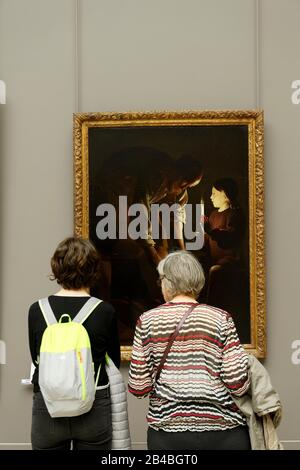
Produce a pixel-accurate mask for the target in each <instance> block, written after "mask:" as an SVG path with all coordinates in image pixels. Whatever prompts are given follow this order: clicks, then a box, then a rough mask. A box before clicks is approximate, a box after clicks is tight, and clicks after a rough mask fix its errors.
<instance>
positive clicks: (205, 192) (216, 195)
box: [74, 110, 266, 360]
mask: <svg viewBox="0 0 300 470" xmlns="http://www.w3.org/2000/svg"><path fill="white" fill-rule="evenodd" d="M263 177H264V171H263V113H262V112H261V111H256V110H254V111H251V110H249V111H248V110H246V111H245V110H242V111H200V112H182V113H174V112H157V113H87V114H75V115H74V225H75V234H76V235H78V236H82V237H86V238H90V239H91V240H92V241H93V242H94V244H95V245H96V247H97V249H98V250H99V252H100V254H101V259H102V277H101V280H100V282H99V284H98V285H97V286H95V288H94V291H93V294H94V295H96V296H98V297H100V298H102V299H104V300H108V301H109V302H111V304H112V305H113V306H114V307H115V309H116V312H117V317H118V324H119V333H120V339H121V345H122V358H123V359H124V360H129V359H130V354H131V345H132V340H133V335H134V328H135V324H136V321H137V319H138V317H139V316H140V315H141V314H142V313H143V312H144V311H146V310H149V309H151V308H153V307H155V306H157V305H159V304H161V303H163V297H162V294H161V291H160V287H159V283H158V273H157V270H156V267H157V263H158V262H159V260H160V259H162V258H163V257H164V256H165V255H166V254H168V253H170V252H172V251H175V250H180V249H186V250H189V251H190V252H191V253H193V254H194V255H195V256H196V257H197V259H198V260H199V261H200V263H201V264H202V267H203V269H204V272H205V277H206V283H205V286H204V289H203V290H202V292H201V293H200V296H199V298H198V301H199V302H201V303H207V304H210V305H213V306H215V307H217V308H222V309H224V310H226V311H228V312H229V313H230V314H231V315H232V317H233V319H234V322H235V324H236V327H237V330H238V333H239V337H240V339H241V342H242V343H243V344H244V345H245V347H246V349H247V350H249V352H252V353H254V354H255V355H256V356H258V357H264V356H265V354H266V338H265V326H266V325H265V287H264V206H263V194H264V181H263Z"/></svg>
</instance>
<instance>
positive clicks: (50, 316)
mask: <svg viewBox="0 0 300 470" xmlns="http://www.w3.org/2000/svg"><path fill="white" fill-rule="evenodd" d="M39 306H40V309H41V311H42V314H43V317H44V319H45V322H46V323H47V326H49V325H53V324H54V323H57V320H56V318H55V315H54V313H53V310H52V308H51V306H50V304H49V300H48V297H45V298H44V299H40V300H39Z"/></svg>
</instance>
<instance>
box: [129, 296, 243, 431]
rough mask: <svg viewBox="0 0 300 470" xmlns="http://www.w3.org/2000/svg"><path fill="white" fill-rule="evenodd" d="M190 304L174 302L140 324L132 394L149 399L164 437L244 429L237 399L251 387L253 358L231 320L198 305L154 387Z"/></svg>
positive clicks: (145, 316) (156, 426) (150, 419)
mask: <svg viewBox="0 0 300 470" xmlns="http://www.w3.org/2000/svg"><path fill="white" fill-rule="evenodd" d="M190 305H191V303H190V302H180V303H175V302H174V303H173V302H169V303H166V304H164V305H161V306H160V307H157V308H155V309H152V310H149V311H147V312H145V313H143V315H141V317H140V318H139V320H138V322H137V325H136V330H135V336H134V342H133V348H132V360H131V364H130V370H129V383H128V389H129V391H130V392H131V393H132V394H134V395H135V396H137V397H139V398H141V397H145V396H147V395H150V406H149V412H148V415H147V421H148V424H149V426H150V427H151V428H153V429H162V430H164V431H169V432H175V431H210V430H225V429H231V428H234V427H236V426H239V425H245V424H246V420H245V418H244V416H242V414H241V413H240V411H239V410H238V408H237V407H236V405H235V404H234V402H233V399H232V395H233V396H241V395H243V394H244V393H246V391H247V389H248V386H249V377H248V356H247V354H246V353H245V351H244V349H243V347H242V346H241V344H240V342H239V339H238V336H237V332H236V329H235V326H234V323H233V321H232V318H231V316H230V315H229V314H228V313H227V312H224V311H223V310H220V309H217V308H214V307H211V306H208V305H203V304H199V306H197V307H196V308H195V309H194V310H193V311H192V312H191V313H190V314H189V316H188V317H187V319H186V320H185V322H184V324H183V326H182V327H181V329H180V331H179V334H178V336H177V337H176V338H175V341H174V343H173V345H172V348H171V350H170V352H169V354H168V356H167V359H166V362H165V365H164V367H163V369H162V372H161V376H160V378H159V381H158V383H155V375H156V370H157V367H158V366H159V363H160V361H161V358H162V355H163V352H164V350H165V348H166V346H167V343H168V341H169V338H170V336H171V334H172V333H173V332H174V330H175V328H176V325H177V324H178V323H179V321H180V319H181V318H182V316H183V314H184V313H185V312H186V310H187V308H188V307H189V306H190Z"/></svg>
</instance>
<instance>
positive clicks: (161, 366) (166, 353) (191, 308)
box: [155, 303, 199, 382]
mask: <svg viewBox="0 0 300 470" xmlns="http://www.w3.org/2000/svg"><path fill="white" fill-rule="evenodd" d="M198 305H199V304H198V303H197V304H196V303H195V304H193V305H191V306H190V308H189V309H188V310H187V312H185V314H184V315H183V316H182V318H181V320H180V322H179V323H178V325H177V326H176V328H175V331H174V333H173V334H172V336H171V338H170V339H169V342H168V344H167V347H166V349H165V351H164V354H163V357H162V359H161V361H160V364H159V366H158V368H157V372H156V376H155V381H156V382H157V381H158V379H159V377H160V374H161V371H162V368H163V366H164V364H165V361H166V358H167V355H168V354H169V352H170V349H171V347H172V344H173V342H174V339H175V338H176V336H177V335H178V333H179V330H180V328H181V327H182V325H183V323H184V322H185V320H186V318H187V317H188V315H189V314H190V313H191V312H192V311H193V310H194V308H196V307H197V306H198Z"/></svg>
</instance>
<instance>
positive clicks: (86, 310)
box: [39, 297, 103, 326]
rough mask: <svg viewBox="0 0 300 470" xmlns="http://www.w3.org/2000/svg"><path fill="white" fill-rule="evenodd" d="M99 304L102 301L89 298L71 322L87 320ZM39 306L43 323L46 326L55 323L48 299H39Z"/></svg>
mask: <svg viewBox="0 0 300 470" xmlns="http://www.w3.org/2000/svg"><path fill="white" fill-rule="evenodd" d="M101 302H103V301H102V300H100V299H97V298H96V297H89V298H88V300H87V302H85V304H84V305H83V307H82V308H81V309H80V310H79V312H78V313H77V315H76V316H75V318H73V321H75V322H76V323H83V322H84V321H85V320H86V319H87V318H88V316H89V315H90V314H91V313H92V312H93V311H94V310H95V308H96V307H97V305H99V304H100V303H101ZM39 306H40V309H41V311H42V314H43V316H44V319H45V322H46V323H47V326H49V325H53V324H55V323H57V320H56V318H55V315H54V313H53V310H52V308H51V306H50V303H49V299H48V297H46V298H44V299H40V300H39Z"/></svg>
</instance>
